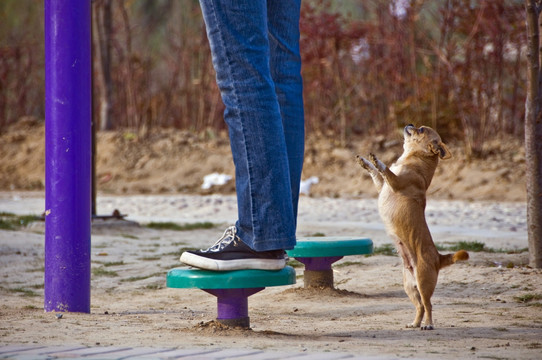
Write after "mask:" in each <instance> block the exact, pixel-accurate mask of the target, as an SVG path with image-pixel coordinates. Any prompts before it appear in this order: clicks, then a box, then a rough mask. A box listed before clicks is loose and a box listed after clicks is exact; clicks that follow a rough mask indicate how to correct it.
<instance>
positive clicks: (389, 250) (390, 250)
mask: <svg viewBox="0 0 542 360" xmlns="http://www.w3.org/2000/svg"><path fill="white" fill-rule="evenodd" d="M372 255H386V256H397V251H396V250H395V246H393V244H384V245H382V246H376V247H374V248H373V253H372V254H368V255H367V256H372Z"/></svg>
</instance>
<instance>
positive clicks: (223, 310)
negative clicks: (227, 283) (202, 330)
mask: <svg viewBox="0 0 542 360" xmlns="http://www.w3.org/2000/svg"><path fill="white" fill-rule="evenodd" d="M263 289H264V288H263V287H262V288H250V289H202V290H204V291H206V292H208V293H209V294H211V295H214V296H216V302H217V318H216V321H217V322H219V323H221V324H224V325H227V326H231V327H241V328H245V329H248V328H250V318H249V316H248V297H249V296H250V295H253V294H256V293H257V292H259V291H261V290H263Z"/></svg>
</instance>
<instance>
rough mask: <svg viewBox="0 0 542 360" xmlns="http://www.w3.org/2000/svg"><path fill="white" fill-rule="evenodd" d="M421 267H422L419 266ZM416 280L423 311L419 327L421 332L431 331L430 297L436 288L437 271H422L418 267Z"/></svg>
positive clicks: (431, 309) (431, 306)
mask: <svg viewBox="0 0 542 360" xmlns="http://www.w3.org/2000/svg"><path fill="white" fill-rule="evenodd" d="M421 267H423V265H422V266H421ZM416 270H417V271H416V279H417V283H418V291H419V292H420V297H421V300H422V303H423V307H424V309H425V321H424V325H423V326H421V329H422V330H433V329H434V327H433V305H432V304H431V296H433V292H434V291H435V288H436V286H437V279H438V270H435V269H431V271H427V270H425V271H423V270H421V269H420V267H418V268H417V269H416Z"/></svg>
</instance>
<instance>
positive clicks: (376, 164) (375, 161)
mask: <svg viewBox="0 0 542 360" xmlns="http://www.w3.org/2000/svg"><path fill="white" fill-rule="evenodd" d="M369 157H370V158H371V162H372V163H373V164H374V165H373V166H374V167H375V168H376V169H378V171H380V172H383V171H385V170H386V164H384V163H383V162H382V161H380V160H378V158H377V157H376V155H375V154H373V153H370V154H369Z"/></svg>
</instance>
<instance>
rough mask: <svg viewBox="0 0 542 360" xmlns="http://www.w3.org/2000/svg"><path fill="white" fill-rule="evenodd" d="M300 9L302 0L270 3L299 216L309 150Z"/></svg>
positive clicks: (273, 60)
mask: <svg viewBox="0 0 542 360" xmlns="http://www.w3.org/2000/svg"><path fill="white" fill-rule="evenodd" d="M300 10H301V0H280V1H276V0H275V1H273V0H272V1H268V4H267V16H268V28H269V45H270V52H271V57H270V68H271V76H272V78H273V81H274V83H275V91H276V93H277V98H278V101H279V106H280V113H281V117H282V124H283V127H284V136H285V140H286V148H287V151H288V162H289V166H290V181H291V187H292V202H293V209H294V218H296V219H297V205H298V201H299V185H300V182H301V172H302V170H303V157H304V151H305V115H304V110H303V80H302V78H301V55H300V50H299V36H300V34H299V17H300Z"/></svg>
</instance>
